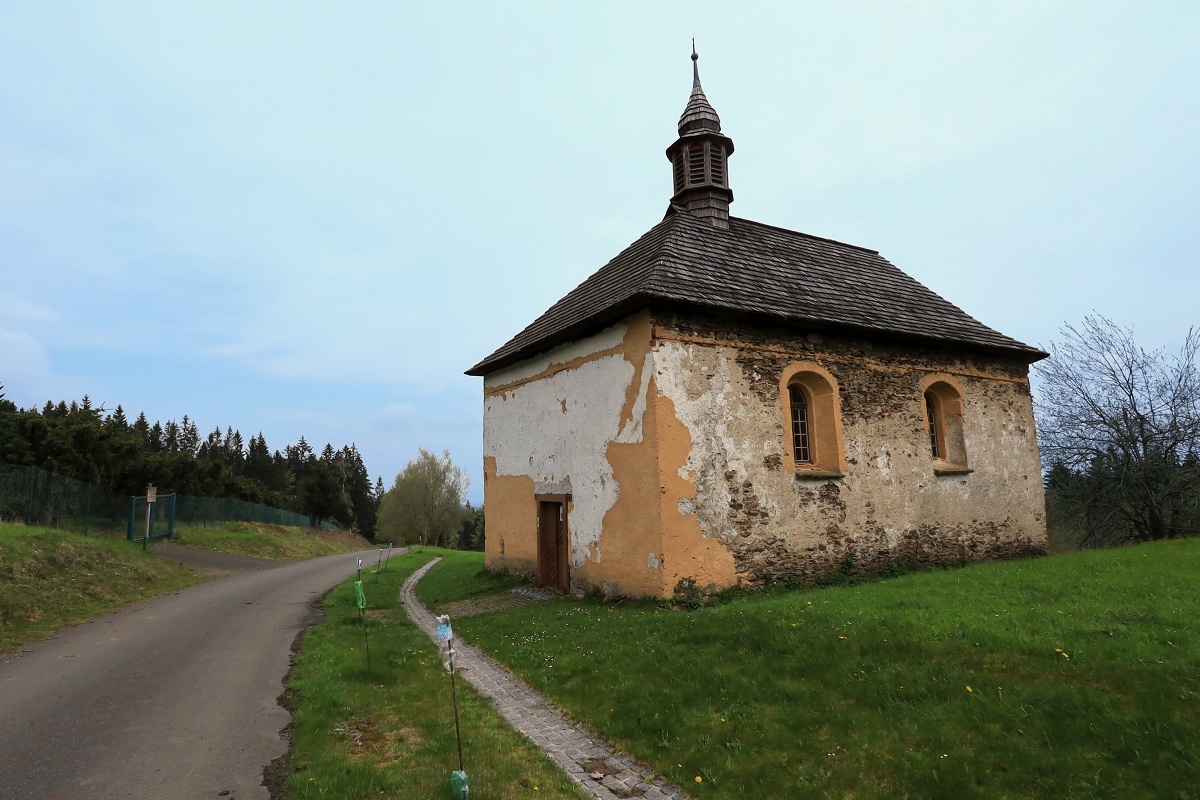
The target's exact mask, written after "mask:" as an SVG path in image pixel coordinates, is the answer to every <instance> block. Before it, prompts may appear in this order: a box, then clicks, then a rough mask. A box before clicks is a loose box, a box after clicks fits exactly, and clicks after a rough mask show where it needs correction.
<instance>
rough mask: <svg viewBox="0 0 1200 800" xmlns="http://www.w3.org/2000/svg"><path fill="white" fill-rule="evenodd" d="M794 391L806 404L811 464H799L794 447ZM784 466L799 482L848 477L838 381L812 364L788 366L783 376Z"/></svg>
mask: <svg viewBox="0 0 1200 800" xmlns="http://www.w3.org/2000/svg"><path fill="white" fill-rule="evenodd" d="M793 387H794V388H795V390H796V391H798V392H799V393H800V396H801V397H803V398H804V401H805V406H806V408H805V421H806V423H807V431H806V432H807V438H808V461H798V460H797V458H796V456H797V455H798V454H797V452H796V446H795V438H794V437H795V421H794V417H795V413H794V411H793V404H792V391H793ZM779 397H780V405H781V406H782V408H781V409H780V410H781V411H782V421H783V430H782V433H783V440H782V442H781V444H783V445H784V447H783V451H784V452H783V463H784V465H785V466H786V467H787V468H788V469H789V470H790V471H791V472H792V473H794V474H795V476H796V477H797V478H840V477H843V476H844V475H845V474H846V471H847V466H846V461H845V457H844V450H845V448H844V445H843V439H844V437H843V431H842V415H841V396H840V394H839V393H838V385H837V379H836V378H834V377H833V375H832V374H830V372H829V371H828V370H827V369H825V368H824V367H822V366H820V365H819V364H816V363H814V362H811V361H801V362H795V363H792V364H789V365H788V366H787V368H785V369H784V370H783V372H782V374H781V375H780V380H779Z"/></svg>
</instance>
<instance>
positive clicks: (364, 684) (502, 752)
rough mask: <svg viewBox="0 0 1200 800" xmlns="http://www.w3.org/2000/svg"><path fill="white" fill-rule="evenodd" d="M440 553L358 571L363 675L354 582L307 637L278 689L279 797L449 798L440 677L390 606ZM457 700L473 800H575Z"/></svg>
mask: <svg viewBox="0 0 1200 800" xmlns="http://www.w3.org/2000/svg"><path fill="white" fill-rule="evenodd" d="M438 554H440V551H436V550H433V549H430V548H424V549H423V552H422V553H420V554H411V555H406V556H395V555H393V557H392V559H391V562H390V563H389V564H388V566H387V568H386V570H384V571H383V572H382V573H381V574H380V575H378V576H376V575H370V574H366V573H364V577H363V584H364V589H365V594H366V598H367V616H368V623H367V626H368V629H367V630H368V635H369V637H370V646H371V662H372V666H373V671H372V673H371V675H370V676H368V674H367V663H366V654H365V652H364V648H363V629H362V625H361V623H360V622H359V616H358V611H357V608H356V607H355V605H354V590H353V583H352V581H347V582H345V583H343V584H341V585H340V586H338V587H336V588H335V589H334V590H333V591H332V592H331V593H330V594H329V596H328V597H327V598H326V599H325V600H324V601H323V608H324V610H325V614H326V620H325V622H324V623H323V624H321V625H319V626H317V627H315V628H312V629H311V630H310V631H309V632H308V633H307V634H306V635H305V638H304V645H303V648H302V650H301V652H300V653H299V655H298V656H297V659H296V666H295V668H294V670H293V671H292V674H291V677H290V679H289V682H288V688H289V691H290V693H291V694H292V701H293V704H294V706H295V712H294V718H293V719H294V730H293V735H292V755H291V762H290V769H291V773H290V774H288V775H286V777H285V782H286V796H287V797H289V798H318V797H320V798H365V797H388V798H399V799H400V800H437V798H446V800H450V798H452V797H453V793H452V791H451V788H450V773H451V772H452V771H453V770H456V769H458V751H457V747H456V744H455V735H454V717H453V710H452V705H451V697H450V676H449V673H448V672H446V670H445V669H444V668H443V666H442V663H441V660H440V659H439V657H438V655H437V651H436V648H435V646H434V645H433V643H432V642H430V640H429V639H428V637H426V636H425V635H424V634H423V633H421V631H420V630H419V629H417V628H416V627H415V626H414V625H413V624H412V623H410V622H409V621H408V617H407V616H406V615H405V613H404V610H403V609H402V608H401V607H400V605H399V602H398V600H397V595H398V593H399V587H400V585H401V584H402V583H403V582H404V579H405V578H407V577H408V575H409V574H411V573H412V572H413V570H415V569H417V568H418V567H419V566H421V565H422V564H423V563H425V562H426V561H428V560H429V559H431V558H433V557H434V556H436V555H438ZM475 571H478V567H476V569H475ZM458 697H459V703H460V707H461V714H462V716H461V726H462V733H463V752H464V759H465V762H466V769H467V773H468V775H469V776H470V784H471V797H472V799H473V800H508V799H510V798H513V799H515V798H551V799H552V800H563V799H564V798H578V797H579V795H578V794H577V793H576V792H575V790H574V788H572V785H571V784H570V782H569V781H568V780H567V778H566V777H565V776H563V775H562V774H561V773H560V772H558V770H557V769H555V767H554V766H553V764H552V763H551V762H550V761H549V760H548V759H547V758H546V757H545V756H544V755H542V754H541V752H540V751H539V750H538V749H537V748H536V747H534V745H533V744H532V743H530V742H529V741H528V740H527V739H525V737H524V736H521V735H520V734H518V733H517V732H516V731H514V730H512V728H510V727H509V726H508V725H507V724H506V723H505V722H504V720H503V719H502V718H501V717H500V716H499V714H498V713H497V712H496V711H494V710H493V708H492V706H491V703H490V702H489V701H487V700H485V699H483V698H481V697H480V696H479V695H478V694H476V692H475V691H474V690H473V689H472V687H471V686H470V685H469V684H467V683H466V682H465V681H463V680H459V681H458ZM522 781H526V782H527V783H528V785H523V784H522Z"/></svg>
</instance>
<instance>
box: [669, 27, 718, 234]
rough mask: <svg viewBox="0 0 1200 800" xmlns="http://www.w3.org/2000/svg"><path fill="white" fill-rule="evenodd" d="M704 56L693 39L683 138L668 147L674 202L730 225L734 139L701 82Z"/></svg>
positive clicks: (681, 130) (712, 221)
mask: <svg viewBox="0 0 1200 800" xmlns="http://www.w3.org/2000/svg"><path fill="white" fill-rule="evenodd" d="M699 60H700V56H698V55H696V44H695V42H694V41H693V42H692V96H691V97H689V98H688V104H687V107H686V108H685V109H684V110H683V115H682V116H680V118H679V138H678V139H676V140H675V143H674V144H672V145H671V146H670V147H668V148H667V158H668V159H670V161H671V172H672V176H673V177H674V181H675V194H674V195H673V196H672V197H671V203H672V204H673V205H676V206H679V207H680V208H683V209H685V210H686V211H688V212H689V213H691V214H694V215H695V216H697V217H702V218H703V219H704V220H705V221H706V222H708V223H709V224H710V225H712V226H714V227H717V228H728V227H729V204H730V203H732V202H733V190H732V189H730V188H729V169H728V167H729V155H730V154H731V153H732V152H733V140H732V139H730V138H729V137H728V136H725V135H723V134H722V133H721V118H720V117H718V116H717V112H716V111H715V110H714V109H713V107H712V106H711V105H710V104H709V102H708V98H707V97H705V96H704V89H703V88H701V86H700V66H699V64H698V62H699Z"/></svg>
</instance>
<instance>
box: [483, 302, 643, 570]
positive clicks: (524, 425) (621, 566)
mask: <svg viewBox="0 0 1200 800" xmlns="http://www.w3.org/2000/svg"><path fill="white" fill-rule="evenodd" d="M652 360H653V356H652V353H651V348H650V323H649V314H648V313H645V312H643V313H641V314H636V315H633V316H632V317H630V318H628V319H626V320H624V321H623V322H621V323H619V324H617V325H614V326H612V327H609V328H607V329H605V330H603V331H601V332H600V333H598V334H596V335H594V336H590V337H587V338H585V339H581V340H579V341H576V342H572V343H569V344H566V345H562V346H560V347H557V348H555V349H554V350H551V351H549V352H548V353H545V354H543V355H540V356H537V357H535V358H532V359H528V360H526V361H522V362H520V363H518V364H516V365H513V366H511V367H509V368H507V369H502V370H498V371H496V372H495V373H492V374H490V375H488V376H487V378H486V379H485V382H484V459H485V485H484V495H485V496H484V504H485V505H484V507H485V508H486V509H487V538H486V541H487V545H486V547H487V560H488V564H489V566H491V567H493V568H503V569H509V570H512V571H519V572H533V571H534V570H535V568H536V565H537V552H536V525H537V503H536V500H535V495H537V494H569V495H570V496H571V505H570V508H569V515H568V528H569V547H570V564H571V569H572V576H571V580H572V584H573V585H574V586H576V587H577V588H581V587H586V586H591V585H596V586H601V587H603V588H605V589H606V590H609V591H613V592H621V593H636V594H659V593H660V591H661V590H660V585H661V577H660V575H659V572H658V569H659V564H660V561H661V556H660V555H659V552H658V522H657V518H656V515H654V514H652V513H649V514H648V513H646V509H647V506H648V505H649V506H650V507H653V505H654V502H655V500H656V498H657V483H658V481H657V474H656V473H657V467H656V465H657V458H656V453H655V449H654V445H653V441H652V437H651V440H648V439H647V436H646V431H645V423H646V421H647V420H649V421H650V423H651V426H652V425H653V418H652V413H651V411H652V409H651V408H650V404H649V402H648V399H649V397H650V396H651V394H652V392H653V389H652V386H651V384H652V375H653V368H652ZM606 532H607V535H606ZM601 565H602V566H601Z"/></svg>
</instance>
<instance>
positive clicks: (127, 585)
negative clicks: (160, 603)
mask: <svg viewBox="0 0 1200 800" xmlns="http://www.w3.org/2000/svg"><path fill="white" fill-rule="evenodd" d="M202 580H204V578H203V577H202V576H200V575H198V574H196V573H195V572H194V571H192V570H190V569H188V568H186V567H182V566H179V565H178V564H174V563H172V562H169V561H166V560H165V559H162V558H159V557H158V556H156V555H154V554H153V553H148V552H144V551H143V550H142V548H141V545H140V544H130V543H129V542H126V541H125V540H124V539H116V538H109V537H98V536H92V537H84V536H80V535H78V534H74V533H67V532H66V531H59V530H52V529H49V528H27V527H25V526H23V525H21V526H8V525H6V526H0V653H6V652H8V651H10V650H14V649H16V648H17V647H20V646H21V645H23V644H26V643H28V642H32V641H35V640H37V639H40V638H42V637H43V636H46V635H47V634H49V633H52V632H54V631H56V630H59V629H60V628H65V627H67V626H69V625H74V624H76V623H78V622H83V621H84V620H88V619H92V618H93V617H97V616H99V615H101V614H104V613H106V612H108V611H112V610H113V609H115V608H119V607H120V606H123V605H127V604H128V603H132V602H134V601H137V600H144V599H146V598H148V597H154V596H156V595H160V594H162V593H164V592H170V591H174V590H176V589H181V588H183V587H185V586H190V585H192V584H194V583H199V582H200V581H202Z"/></svg>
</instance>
